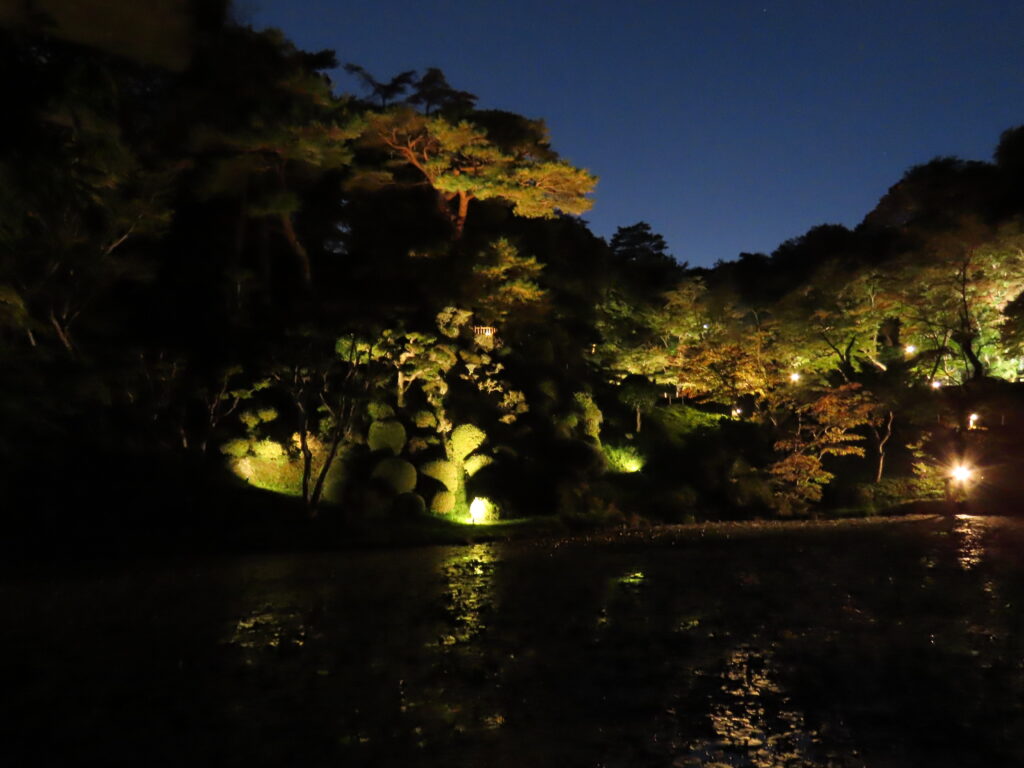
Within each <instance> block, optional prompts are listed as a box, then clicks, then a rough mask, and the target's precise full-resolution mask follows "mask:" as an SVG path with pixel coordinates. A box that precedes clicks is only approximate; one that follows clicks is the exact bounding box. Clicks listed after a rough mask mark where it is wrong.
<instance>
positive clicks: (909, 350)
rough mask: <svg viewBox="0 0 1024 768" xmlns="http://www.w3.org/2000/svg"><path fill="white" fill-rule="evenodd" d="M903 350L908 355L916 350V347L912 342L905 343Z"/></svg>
mask: <svg viewBox="0 0 1024 768" xmlns="http://www.w3.org/2000/svg"><path fill="white" fill-rule="evenodd" d="M903 351H904V352H906V353H907V354H908V355H912V354H914V353H915V352H917V347H915V346H914V345H913V344H907V346H905V347H904V348H903Z"/></svg>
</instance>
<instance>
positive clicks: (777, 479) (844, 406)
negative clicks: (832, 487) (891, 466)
mask: <svg viewBox="0 0 1024 768" xmlns="http://www.w3.org/2000/svg"><path fill="white" fill-rule="evenodd" d="M874 410H875V403H874V402H873V401H872V399H871V398H870V397H869V396H867V395H866V393H865V392H864V391H863V389H862V387H861V386H860V385H859V384H843V385H842V386H839V387H834V388H831V389H827V390H825V391H824V392H822V393H820V394H819V395H818V396H817V398H816V399H814V400H812V401H811V402H808V403H805V404H804V405H801V406H799V407H798V408H797V409H796V412H795V414H794V416H795V419H794V421H795V425H794V427H793V428H792V430H791V432H790V434H789V435H788V436H787V437H785V438H783V439H781V440H779V441H777V442H776V443H775V450H776V451H777V452H778V453H780V454H781V458H780V459H779V460H778V461H776V462H775V463H774V464H772V465H771V466H770V467H769V468H768V471H769V473H770V474H771V475H772V478H773V481H774V484H775V487H776V492H777V497H778V499H779V502H780V506H781V509H782V510H783V511H784V512H792V511H797V510H800V509H803V508H804V507H806V506H807V505H808V504H809V503H812V502H815V501H819V500H820V499H821V491H822V488H823V487H824V486H825V485H827V484H828V483H829V481H830V480H832V478H833V474H832V473H831V472H829V471H828V470H826V469H825V467H824V464H823V461H824V459H825V457H827V456H863V455H864V449H863V448H862V447H861V446H859V445H855V443H857V442H859V441H861V440H863V436H861V435H859V434H857V433H855V432H854V431H853V430H855V429H857V428H858V427H862V426H864V425H866V424H868V423H869V422H870V421H871V420H872V417H873V412H874Z"/></svg>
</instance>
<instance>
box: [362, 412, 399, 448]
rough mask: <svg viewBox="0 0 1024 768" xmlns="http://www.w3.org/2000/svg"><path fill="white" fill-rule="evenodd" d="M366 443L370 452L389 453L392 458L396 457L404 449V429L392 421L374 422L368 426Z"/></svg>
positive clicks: (397, 422)
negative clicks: (368, 432) (368, 431)
mask: <svg viewBox="0 0 1024 768" xmlns="http://www.w3.org/2000/svg"><path fill="white" fill-rule="evenodd" d="M367 443H369V446H370V450H371V451H391V454H392V455H393V456H397V455H398V454H400V453H401V452H402V449H403V448H404V447H405V427H403V426H402V423H401V422H400V421H395V420H394V419H389V420H388V421H375V422H373V424H371V425H370V434H369V435H368V436H367Z"/></svg>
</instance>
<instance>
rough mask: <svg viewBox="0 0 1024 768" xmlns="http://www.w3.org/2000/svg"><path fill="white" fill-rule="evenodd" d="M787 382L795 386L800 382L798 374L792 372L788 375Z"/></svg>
mask: <svg viewBox="0 0 1024 768" xmlns="http://www.w3.org/2000/svg"><path fill="white" fill-rule="evenodd" d="M789 380H790V381H792V382H793V383H794V384H796V383H797V382H798V381H800V374H799V373H797V372H796V371H793V372H792V373H791V374H789Z"/></svg>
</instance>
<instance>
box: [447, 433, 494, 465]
mask: <svg viewBox="0 0 1024 768" xmlns="http://www.w3.org/2000/svg"><path fill="white" fill-rule="evenodd" d="M486 439H487V433H485V432H484V431H483V430H482V429H480V427H477V426H474V425H473V424H460V425H459V426H457V427H456V428H455V429H454V430H453V431H452V436H451V446H452V454H453V455H452V458H454V459H455V460H456V461H462V460H464V459H465V458H466V457H467V456H469V454H471V453H472V452H473V451H475V450H476V449H477V448H479V447H480V446H481V445H483V442H484V440H486Z"/></svg>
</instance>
